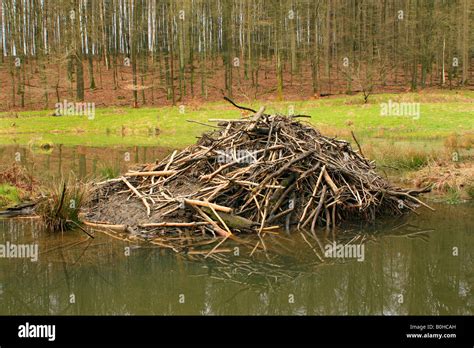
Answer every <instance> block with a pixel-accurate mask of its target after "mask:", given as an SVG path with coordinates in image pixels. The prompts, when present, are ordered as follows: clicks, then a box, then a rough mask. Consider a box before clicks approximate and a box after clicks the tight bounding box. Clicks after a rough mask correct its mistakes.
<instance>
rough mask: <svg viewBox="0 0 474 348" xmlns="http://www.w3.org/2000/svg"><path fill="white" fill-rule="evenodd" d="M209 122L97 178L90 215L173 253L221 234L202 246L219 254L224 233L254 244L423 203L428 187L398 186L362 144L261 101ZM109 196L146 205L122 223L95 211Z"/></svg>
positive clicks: (399, 211) (397, 210)
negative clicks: (248, 236) (149, 157)
mask: <svg viewBox="0 0 474 348" xmlns="http://www.w3.org/2000/svg"><path fill="white" fill-rule="evenodd" d="M209 121H210V122H213V123H214V124H213V125H212V127H214V129H215V130H214V131H212V132H209V133H205V134H203V135H202V136H201V137H200V139H199V140H198V142H197V143H196V144H194V145H191V146H189V147H187V148H186V149H184V150H182V151H174V152H173V153H172V154H171V155H169V156H168V157H166V158H165V159H163V160H162V161H160V162H158V163H154V164H148V165H142V166H140V167H138V168H137V169H136V170H134V171H129V172H128V173H126V174H125V175H124V176H122V177H121V178H117V179H112V180H109V181H106V182H103V183H100V184H99V185H98V188H99V190H98V191H97V194H96V199H95V200H94V201H93V203H92V206H91V209H90V211H89V214H88V215H87V216H88V218H87V219H88V220H89V221H92V222H93V221H94V220H95V222H97V221H98V220H99V221H102V222H106V223H109V224H114V226H119V228H125V230H128V231H129V232H134V233H135V234H140V235H142V236H144V238H151V237H150V236H153V238H152V239H153V241H154V242H155V243H156V244H158V245H162V246H167V247H170V248H172V249H173V250H175V251H183V250H186V251H188V252H190V251H193V252H195V253H199V252H200V251H197V250H198V249H195V248H194V247H197V246H203V245H208V244H210V243H212V241H213V240H214V241H215V240H218V243H216V244H215V245H214V247H213V248H212V250H207V251H206V253H210V252H212V253H214V252H219V251H226V250H225V249H223V248H222V247H221V246H222V243H223V242H224V241H225V240H226V239H228V238H230V239H233V240H239V241H242V240H240V236H239V237H237V236H238V235H239V234H242V233H252V234H254V235H256V236H258V238H260V242H259V243H258V245H257V246H255V248H257V247H259V248H262V247H263V248H264V247H265V243H264V241H263V239H262V236H264V235H269V234H279V233H282V232H284V231H286V233H288V234H291V233H292V231H298V230H300V231H307V232H308V233H311V234H312V235H316V233H317V232H318V230H326V231H328V230H333V229H334V228H335V227H336V226H338V225H339V224H341V223H342V222H344V221H348V220H364V221H372V220H374V219H375V218H376V217H377V216H380V215H384V214H389V215H395V214H402V213H403V212H405V211H413V210H415V209H416V208H417V207H418V206H419V205H424V206H427V205H426V204H425V203H423V202H422V201H420V200H419V199H418V198H417V195H418V194H419V193H420V192H424V191H423V190H420V191H414V190H405V189H401V188H398V187H394V186H392V185H391V184H390V183H389V182H388V181H387V180H385V179H384V178H382V177H381V176H379V175H378V174H377V173H376V171H375V165H374V163H373V162H371V161H369V160H367V159H366V158H365V157H364V156H363V154H362V151H361V149H360V147H359V149H358V150H353V149H352V148H351V145H350V144H349V143H348V142H347V141H343V140H338V139H334V138H329V137H326V136H323V135H322V134H320V133H319V132H318V131H317V130H316V129H314V128H313V127H311V126H310V125H309V124H306V123H304V122H301V121H299V120H298V116H293V117H291V116H290V117H287V116H282V115H268V114H265V113H264V108H263V107H262V108H261V109H260V110H259V111H258V112H255V113H254V114H253V115H252V116H250V117H248V118H242V119H211V120H209ZM354 140H355V138H354ZM356 143H357V140H356ZM357 146H359V145H357ZM111 200H121V202H122V203H123V205H125V206H126V205H127V204H130V202H135V204H136V203H137V202H141V205H142V212H141V213H140V214H135V215H136V221H133V223H130V222H128V223H127V224H126V225H123V226H122V225H121V224H120V221H117V218H114V217H108V216H104V215H103V214H102V215H100V214H95V213H94V212H97V211H101V207H103V206H104V205H107V204H108V202H109V201H111ZM427 207H428V206H427ZM102 210H103V209H102ZM114 220H115V221H114ZM218 237H224V238H218ZM171 241H172V242H171ZM227 251H228V250H227Z"/></svg>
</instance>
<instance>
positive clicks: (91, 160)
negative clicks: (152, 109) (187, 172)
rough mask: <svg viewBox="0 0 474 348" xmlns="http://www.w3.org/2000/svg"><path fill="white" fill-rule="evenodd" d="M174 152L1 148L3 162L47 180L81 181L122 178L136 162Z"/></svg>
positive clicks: (138, 148)
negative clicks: (73, 178)
mask: <svg viewBox="0 0 474 348" xmlns="http://www.w3.org/2000/svg"><path fill="white" fill-rule="evenodd" d="M170 151H171V150H170V149H167V148H162V147H146V146H132V147H119V146H117V147H89V146H74V147H69V146H64V145H61V144H56V145H54V146H53V147H51V148H48V149H47V151H46V150H42V149H41V148H40V149H39V150H38V148H36V147H31V146H30V147H28V146H20V145H9V146H2V147H0V163H1V164H2V167H3V166H8V165H11V164H13V163H17V164H21V165H22V166H23V167H25V168H26V169H27V170H28V171H29V172H30V173H33V175H35V177H38V179H41V180H43V181H48V180H50V179H54V178H58V177H61V176H66V175H68V174H69V173H70V172H73V173H75V174H76V176H77V177H78V178H80V179H86V178H92V177H101V176H102V177H103V176H105V175H110V174H115V175H118V174H120V173H122V172H124V171H126V170H127V169H128V168H129V167H130V166H133V165H134V164H136V163H147V162H150V161H154V160H156V159H161V158H164V157H165V156H166V155H167V154H168V153H169V152H170Z"/></svg>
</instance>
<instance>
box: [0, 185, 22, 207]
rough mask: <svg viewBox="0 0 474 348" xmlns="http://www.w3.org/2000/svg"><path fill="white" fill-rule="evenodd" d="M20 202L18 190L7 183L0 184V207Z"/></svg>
mask: <svg viewBox="0 0 474 348" xmlns="http://www.w3.org/2000/svg"><path fill="white" fill-rule="evenodd" d="M18 203H20V192H19V190H18V189H17V188H16V187H14V186H12V185H9V184H0V208H5V207H9V206H12V205H15V204H18Z"/></svg>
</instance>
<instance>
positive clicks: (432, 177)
mask: <svg viewBox="0 0 474 348" xmlns="http://www.w3.org/2000/svg"><path fill="white" fill-rule="evenodd" d="M409 178H410V179H411V180H413V183H414V184H415V185H416V186H417V187H425V186H427V185H431V186H432V189H433V190H434V191H435V192H437V193H443V194H444V193H448V194H449V193H453V192H455V193H458V194H459V198H460V199H473V198H474V163H472V162H466V163H456V162H448V161H437V162H430V163H429V164H428V165H427V166H426V167H424V168H423V169H421V170H419V171H417V172H414V173H411V174H410V175H409Z"/></svg>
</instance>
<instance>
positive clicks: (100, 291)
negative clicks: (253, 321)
mask: <svg viewBox="0 0 474 348" xmlns="http://www.w3.org/2000/svg"><path fill="white" fill-rule="evenodd" d="M473 208H474V207H473V206H472V205H459V206H446V205H438V206H436V209H437V212H436V213H430V212H427V211H424V212H423V213H422V214H421V215H420V216H416V215H411V216H410V217H409V218H407V219H406V221H403V223H401V224H402V226H401V227H398V228H396V229H394V228H393V226H390V225H389V224H384V225H385V226H383V227H381V226H375V227H374V228H373V229H374V231H370V234H371V235H373V234H374V233H375V235H376V237H374V238H369V239H368V240H367V241H366V242H365V260H364V261H363V262H358V261H356V260H354V259H352V260H345V261H344V262H341V261H337V262H324V263H322V264H321V263H319V264H318V265H313V266H310V267H301V265H300V264H298V261H297V260H298V258H293V259H292V258H287V259H286V261H285V263H284V264H282V265H280V266H281V267H280V269H281V270H282V271H285V270H289V271H291V272H289V273H290V274H291V275H292V276H291V277H290V278H287V277H283V276H282V277H279V278H278V279H277V281H276V282H274V283H271V282H266V281H265V279H262V278H259V277H248V278H247V279H246V281H244V282H242V281H240V279H239V278H238V277H235V278H234V277H232V274H231V277H230V278H229V279H226V277H222V273H221V272H220V271H219V270H218V267H217V264H216V261H212V260H210V261H199V262H197V261H195V262H191V261H189V260H187V259H186V258H185V257H182V256H176V255H173V254H170V253H168V252H165V251H163V250H161V249H157V248H148V247H139V246H135V245H132V244H129V243H125V242H122V241H119V240H115V239H113V238H110V237H109V236H106V235H103V234H97V236H96V238H95V239H93V240H91V239H89V238H88V237H87V236H86V235H85V234H84V233H81V232H74V233H70V234H64V235H51V234H48V233H47V232H44V231H43V232H41V231H40V229H39V228H38V226H37V225H36V222H35V221H34V220H0V243H5V242H6V241H10V242H12V243H14V242H16V243H39V245H40V256H39V261H38V262H36V263H33V262H31V261H30V260H23V259H0V314H165V315H179V314H207V315H212V314H224V315H227V314H229V315H230V314H259V315H261V314H264V315H283V314H290V315H302V314H318V315H333V314H334V315H335V314H348V315H357V314H472V313H473V305H474V303H473V296H472V286H473V269H474V267H473V263H474V261H473V254H472V253H473V246H474V237H473V234H472V229H473V226H474V221H473V214H472V211H473ZM412 226H417V227H418V228H421V229H423V230H425V229H426V230H429V229H432V230H433V231H432V232H429V233H420V235H419V236H416V234H413V227H412ZM366 232H367V231H366V230H364V233H366ZM405 233H410V236H408V237H407V236H404V234H405ZM125 247H130V248H131V249H130V256H126V255H125V254H126V253H125ZM456 248H457V249H456ZM456 251H457V253H456ZM309 252H311V251H309ZM308 255H310V254H308ZM308 255H306V257H309V256H308ZM456 255H457V256H456ZM242 257H246V256H242ZM313 258H314V256H313ZM256 267H258V266H256ZM71 295H73V296H71ZM71 300H74V301H71ZM71 302H75V303H71Z"/></svg>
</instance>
